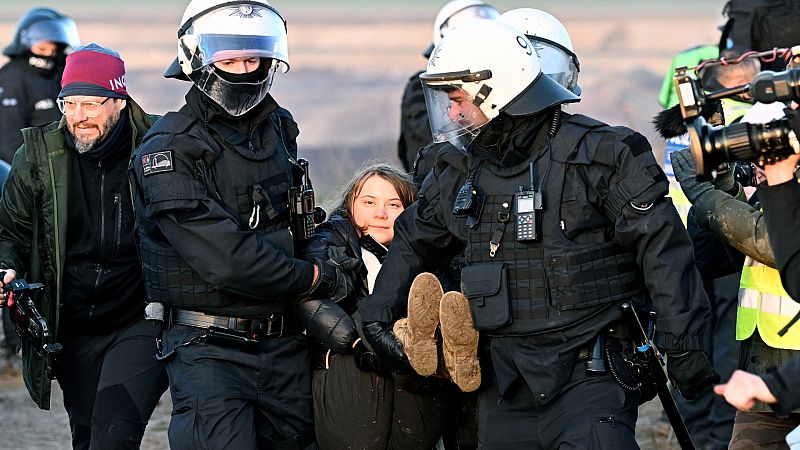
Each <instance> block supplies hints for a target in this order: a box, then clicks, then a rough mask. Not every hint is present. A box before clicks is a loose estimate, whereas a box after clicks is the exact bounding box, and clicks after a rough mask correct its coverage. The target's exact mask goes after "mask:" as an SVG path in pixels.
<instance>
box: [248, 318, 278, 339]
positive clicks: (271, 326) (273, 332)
mask: <svg viewBox="0 0 800 450" xmlns="http://www.w3.org/2000/svg"><path fill="white" fill-rule="evenodd" d="M283 330H284V318H283V314H281V315H277V314H270V315H269V316H268V317H266V318H264V319H261V320H259V321H258V329H257V330H256V331H255V332H256V334H258V335H259V336H276V337H282V336H283Z"/></svg>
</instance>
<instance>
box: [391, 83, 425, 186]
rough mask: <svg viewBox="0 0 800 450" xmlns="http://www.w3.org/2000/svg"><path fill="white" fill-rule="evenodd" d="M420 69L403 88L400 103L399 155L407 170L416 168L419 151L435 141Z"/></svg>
mask: <svg viewBox="0 0 800 450" xmlns="http://www.w3.org/2000/svg"><path fill="white" fill-rule="evenodd" d="M421 73H422V71H419V72H417V73H415V74H414V75H412V76H411V78H409V79H408V82H407V83H406V87H405V89H404V90H403V99H402V101H401V104H400V138H399V139H398V141H397V156H398V158H400V162H401V163H402V164H403V168H404V169H405V170H406V171H407V172H411V171H412V170H413V169H414V161H415V160H416V159H417V154H418V153H419V151H420V150H421V149H422V148H423V147H425V146H426V145H428V143H430V142H431V141H433V133H432V132H431V124H430V122H429V121H428V109H427V107H426V105H425V95H424V94H423V91H422V81H420V79H419V75H420V74H421Z"/></svg>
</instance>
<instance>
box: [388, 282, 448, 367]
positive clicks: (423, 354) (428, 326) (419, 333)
mask: <svg viewBox="0 0 800 450" xmlns="http://www.w3.org/2000/svg"><path fill="white" fill-rule="evenodd" d="M443 292H444V291H443V290H442V285H441V284H439V280H438V279H437V278H436V276H435V275H433V274H431V273H427V272H425V273H421V274H419V275H417V277H416V278H414V282H413V283H411V289H410V290H409V291H408V335H407V337H406V341H405V342H403V346H404V348H405V351H406V356H408V361H409V362H410V363H411V367H413V368H414V370H415V371H416V372H417V373H418V374H420V375H422V376H430V375H433V374H434V373H435V372H436V365H437V361H438V358H437V356H436V327H437V326H438V325H439V300H440V299H441V298H442V293H443ZM395 334H397V333H395ZM401 342H402V341H401Z"/></svg>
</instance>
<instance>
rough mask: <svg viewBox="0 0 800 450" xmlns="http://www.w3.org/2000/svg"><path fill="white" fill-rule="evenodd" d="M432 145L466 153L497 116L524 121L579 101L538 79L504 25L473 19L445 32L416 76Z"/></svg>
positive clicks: (534, 65)
mask: <svg viewBox="0 0 800 450" xmlns="http://www.w3.org/2000/svg"><path fill="white" fill-rule="evenodd" d="M419 77H420V80H422V85H423V93H424V94H425V102H426V105H427V108H428V117H429V120H430V124H431V130H432V132H433V140H434V142H444V141H449V142H450V143H451V144H453V145H454V146H455V147H456V148H458V149H460V150H462V151H466V148H467V146H468V145H469V143H470V142H471V141H472V140H473V139H474V138H475V137H476V136H477V135H478V133H479V132H480V130H481V129H482V127H483V126H484V125H486V124H487V123H488V122H490V121H491V120H492V119H494V118H495V117H497V116H498V115H499V114H500V113H501V112H503V113H506V114H509V115H511V116H525V115H531V114H536V113H538V112H541V111H544V110H546V109H548V108H550V107H551V106H555V105H559V104H562V103H569V102H577V101H580V98H579V97H578V96H576V95H575V94H573V93H572V92H570V91H568V90H567V89H566V88H564V87H563V86H561V85H560V84H558V83H556V82H555V81H554V80H553V79H551V78H549V77H547V76H542V71H541V67H540V65H539V58H537V56H536V53H535V52H534V49H533V48H532V44H531V43H530V42H529V41H528V39H527V38H526V37H525V35H523V34H522V33H520V32H519V31H517V30H516V29H515V28H513V27H512V26H510V25H508V24H507V23H503V22H500V21H495V20H475V21H473V22H470V23H468V24H464V25H463V26H460V27H459V28H458V29H456V30H453V31H452V32H450V33H448V34H447V35H446V36H445V37H444V38H442V40H441V41H440V42H439V43H438V44H437V45H436V47H435V48H434V50H433V53H432V54H431V57H430V58H429V60H428V69H427V71H425V72H424V73H422V74H420V76H419Z"/></svg>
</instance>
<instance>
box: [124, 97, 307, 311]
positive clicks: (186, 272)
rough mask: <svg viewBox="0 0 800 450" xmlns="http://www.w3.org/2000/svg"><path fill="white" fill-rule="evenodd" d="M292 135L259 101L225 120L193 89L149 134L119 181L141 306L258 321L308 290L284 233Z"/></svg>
mask: <svg viewBox="0 0 800 450" xmlns="http://www.w3.org/2000/svg"><path fill="white" fill-rule="evenodd" d="M298 133H299V130H298V128H297V124H296V123H295V122H294V120H293V119H292V116H291V114H290V113H289V112H288V111H287V110H285V109H283V108H280V107H279V106H278V104H277V102H275V100H274V99H273V98H272V97H271V96H269V95H267V96H266V97H265V98H264V100H263V101H262V103H261V104H259V105H258V106H256V107H255V108H254V109H253V110H251V111H250V112H248V113H247V114H246V115H243V116H241V117H231V116H230V115H228V114H226V113H225V112H224V111H223V110H222V109H221V108H219V107H218V106H217V105H216V104H215V103H214V102H213V101H211V100H210V99H209V98H208V97H207V96H206V95H205V94H203V93H202V91H200V90H199V89H198V88H197V87H194V86H193V87H192V88H191V89H190V90H189V92H188V93H187V94H186V105H184V106H183V107H182V108H181V109H180V110H179V111H177V112H171V113H168V114H167V115H165V116H164V118H163V119H161V120H160V121H159V123H158V124H157V125H156V126H154V127H153V128H152V129H151V130H150V132H149V133H148V135H147V136H146V137H145V139H144V141H143V142H142V144H141V146H140V147H139V148H138V149H137V150H136V158H135V159H134V161H133V164H132V170H131V172H130V173H129V176H130V180H131V185H132V186H133V189H132V190H133V196H134V207H135V209H136V220H137V225H136V227H137V236H138V239H139V248H140V252H141V255H142V260H143V275H144V278H145V286H146V289H147V295H148V298H149V299H150V300H151V301H160V302H164V303H167V304H170V305H173V306H177V307H182V308H186V309H190V310H194V311H202V312H205V313H209V314H217V315H224V316H237V317H264V316H266V315H268V314H273V313H278V312H281V311H283V310H284V309H285V307H286V306H287V302H288V301H289V300H290V299H294V298H297V297H299V296H301V295H303V294H305V293H306V292H307V291H308V290H309V288H310V287H311V284H312V280H313V277H314V267H313V265H312V264H311V263H309V262H306V261H303V260H301V259H296V258H295V257H294V256H295V250H294V243H293V240H292V233H291V231H290V230H289V207H288V201H287V200H288V191H289V189H290V187H291V186H293V185H294V179H293V178H294V175H293V168H292V165H291V163H290V161H291V160H294V158H295V157H296V155H297V143H296V138H297V135H298ZM293 155H294V156H293ZM256 199H257V200H256ZM256 205H257V207H256ZM256 213H258V215H257V216H258V218H259V219H258V220H257V221H256V220H253V221H252V223H251V219H250V218H251V217H253V219H255V217H256ZM251 225H252V226H251Z"/></svg>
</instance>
